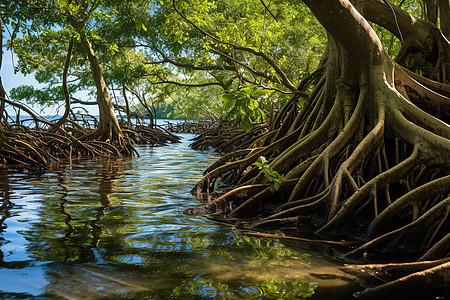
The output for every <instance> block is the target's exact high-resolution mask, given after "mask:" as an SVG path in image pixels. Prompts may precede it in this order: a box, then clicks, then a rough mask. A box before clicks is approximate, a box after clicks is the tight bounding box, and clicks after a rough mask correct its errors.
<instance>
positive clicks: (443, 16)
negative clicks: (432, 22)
mask: <svg viewBox="0 0 450 300" xmlns="http://www.w3.org/2000/svg"><path fill="white" fill-rule="evenodd" d="M439 16H440V20H441V31H442V33H443V34H444V36H445V37H446V38H447V40H449V41H450V1H449V0H439Z"/></svg>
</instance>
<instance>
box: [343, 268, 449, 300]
mask: <svg viewBox="0 0 450 300" xmlns="http://www.w3.org/2000/svg"><path fill="white" fill-rule="evenodd" d="M416 264H417V266H416ZM433 265H434V266H433ZM430 266H431V267H430ZM358 267H359V268H360V269H361V272H358V275H359V276H361V275H362V273H363V272H364V271H366V272H368V273H369V274H374V273H375V272H377V273H378V274H377V275H374V277H376V278H380V275H379V274H380V273H385V274H395V273H400V274H405V273H406V274H407V275H403V276H402V275H400V277H398V278H396V277H394V278H395V279H394V280H392V278H390V279H387V280H386V279H384V280H383V281H384V282H385V283H384V284H381V285H379V286H376V287H374V288H367V289H365V290H363V291H362V292H358V293H355V294H354V296H355V297H356V298H358V299H380V298H383V297H386V295H389V298H391V299H404V298H405V297H412V298H413V299H417V297H427V296H429V295H436V294H439V293H441V294H442V295H443V296H444V295H448V292H449V284H450V279H449V276H448V274H449V272H450V262H449V261H448V259H446V260H438V261H428V262H421V263H410V264H388V265H380V266H377V265H369V266H351V267H350V268H351V269H353V270H355V269H356V268H358ZM414 269H417V271H416V270H414ZM343 270H344V271H346V272H351V271H349V268H343ZM380 270H381V271H380ZM410 270H414V271H412V272H411V271H410ZM408 271H409V272H408ZM352 273H355V272H352ZM388 278H389V277H388ZM411 287H414V288H411Z"/></svg>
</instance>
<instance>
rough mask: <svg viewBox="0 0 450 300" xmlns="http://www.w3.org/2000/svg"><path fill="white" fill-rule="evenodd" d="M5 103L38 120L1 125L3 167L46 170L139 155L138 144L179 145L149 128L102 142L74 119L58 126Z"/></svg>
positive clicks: (134, 129)
mask: <svg viewBox="0 0 450 300" xmlns="http://www.w3.org/2000/svg"><path fill="white" fill-rule="evenodd" d="M2 99H3V98H2ZM4 100H5V102H6V103H7V104H8V105H12V106H16V107H17V108H19V109H21V110H25V111H26V112H27V113H28V114H29V115H30V116H31V118H32V120H33V121H34V123H35V128H31V127H27V126H24V125H22V124H20V123H5V122H2V123H1V124H0V164H1V165H2V167H8V166H17V167H25V168H30V169H37V170H43V169H46V168H49V167H50V166H51V165H52V164H53V163H57V162H59V161H61V160H65V159H68V160H71V159H75V158H79V157H83V156H91V157H94V156H113V157H130V156H133V155H135V154H137V152H136V150H135V149H134V146H133V145H134V144H151V145H165V144H166V143H167V142H171V143H175V142H179V137H177V136H174V135H173V134H171V133H169V132H167V131H164V130H162V129H158V128H149V127H147V126H132V127H127V128H123V135H122V136H120V138H117V139H116V138H115V139H112V140H109V139H108V140H102V138H101V137H100V136H99V133H98V132H97V130H96V129H86V128H84V127H83V126H82V125H80V124H78V123H77V122H75V121H73V120H70V119H65V122H64V123H61V124H60V125H58V126H56V127H55V125H56V123H52V122H50V121H48V120H45V119H43V118H41V117H38V116H36V115H35V114H34V113H33V112H32V111H31V110H30V109H28V108H27V107H26V106H23V105H21V104H18V103H14V102H12V101H10V100H7V99H4ZM58 124H59V123H58Z"/></svg>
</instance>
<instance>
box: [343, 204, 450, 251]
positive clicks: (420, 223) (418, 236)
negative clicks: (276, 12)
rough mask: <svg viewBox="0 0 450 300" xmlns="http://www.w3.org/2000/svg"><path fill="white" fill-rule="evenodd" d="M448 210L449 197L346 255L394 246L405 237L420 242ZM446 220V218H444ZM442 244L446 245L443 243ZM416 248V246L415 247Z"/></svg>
mask: <svg viewBox="0 0 450 300" xmlns="http://www.w3.org/2000/svg"><path fill="white" fill-rule="evenodd" d="M449 210H450V198H447V199H445V200H443V201H441V202H440V203H438V204H437V205H435V206H433V207H432V208H431V209H429V210H428V211H427V212H425V213H424V214H423V215H422V216H420V217H419V218H418V219H417V220H415V221H413V222H411V223H409V224H407V225H405V226H403V227H401V228H398V229H396V230H393V231H391V232H388V233H386V234H384V235H382V236H379V237H377V238H375V239H372V240H371V241H369V242H367V243H365V244H364V245H362V246H361V247H359V248H357V249H355V250H353V251H351V252H349V253H348V254H346V255H347V256H353V255H356V254H358V253H361V252H363V251H366V252H367V251H368V250H371V249H374V248H377V247H378V248H379V247H380V246H382V245H386V244H389V246H390V247H393V246H395V245H396V244H398V243H399V242H400V240H401V239H405V240H408V241H411V243H412V241H415V243H418V244H419V245H418V246H420V244H422V240H423V237H424V236H425V234H426V230H427V229H428V228H429V227H430V226H431V225H433V224H434V223H435V222H437V221H439V220H440V219H441V218H442V217H443V215H444V216H447V215H448V212H449ZM444 218H445V217H444ZM445 221H446V220H445ZM411 235H414V238H413V239H411V238H410V239H408V237H410V236H411ZM444 246H448V245H447V244H445V243H444ZM416 248H417V247H416ZM418 250H421V249H418ZM443 250H444V251H448V250H449V249H448V248H447V249H443Z"/></svg>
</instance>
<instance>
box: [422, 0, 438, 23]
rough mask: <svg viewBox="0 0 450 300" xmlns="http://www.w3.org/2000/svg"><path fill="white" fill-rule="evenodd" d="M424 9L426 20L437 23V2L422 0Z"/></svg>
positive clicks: (434, 0)
mask: <svg viewBox="0 0 450 300" xmlns="http://www.w3.org/2000/svg"><path fill="white" fill-rule="evenodd" d="M423 2H424V4H425V10H426V14H425V16H426V20H427V21H430V22H431V23H433V24H435V25H436V24H437V17H438V3H437V1H436V0H423Z"/></svg>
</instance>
